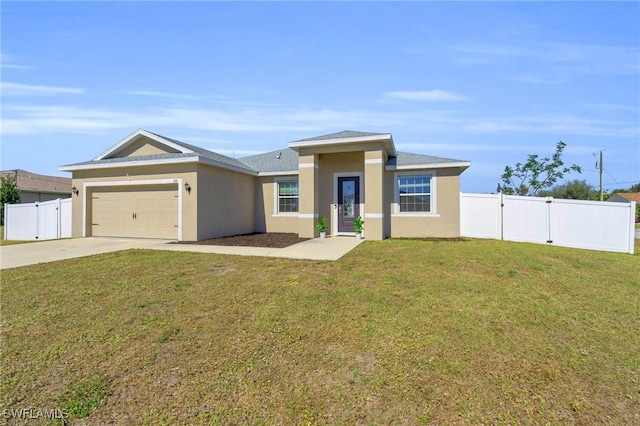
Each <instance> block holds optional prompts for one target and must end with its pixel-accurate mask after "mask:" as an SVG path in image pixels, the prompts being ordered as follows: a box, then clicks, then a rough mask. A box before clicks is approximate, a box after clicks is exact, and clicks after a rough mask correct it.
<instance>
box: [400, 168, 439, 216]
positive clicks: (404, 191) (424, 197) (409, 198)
mask: <svg viewBox="0 0 640 426" xmlns="http://www.w3.org/2000/svg"><path fill="white" fill-rule="evenodd" d="M431 178H432V176H431V175H399V176H397V185H398V197H397V200H396V202H397V203H398V209H397V211H398V213H433V212H434V209H433V206H432V203H431V191H432V188H431Z"/></svg>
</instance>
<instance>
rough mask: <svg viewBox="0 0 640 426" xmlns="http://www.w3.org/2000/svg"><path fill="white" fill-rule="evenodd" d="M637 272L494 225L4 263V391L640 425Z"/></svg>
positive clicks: (256, 408) (37, 396) (10, 398)
mask: <svg viewBox="0 0 640 426" xmlns="http://www.w3.org/2000/svg"><path fill="white" fill-rule="evenodd" d="M639 277H640V256H639V255H627V254H616V253H602V252H594V251H587V250H574V249H567V248H560V247H549V246H545V245H535V244H521V243H510V242H503V241H488V240H470V241H415V240H385V241H367V242H365V243H364V244H361V245H360V246H358V248H357V249H356V250H354V251H353V252H351V253H350V254H348V255H347V256H345V257H344V258H342V259H341V260H340V261H338V262H315V261H301V260H292V259H275V258H259V257H241V256H224V255H215V254H201V253H185V252H182V253H181V252H169V251H167V252H165V251H152V250H148V251H145V250H130V251H124V252H117V253H108V254H104V255H100V256H93V257H90V258H80V259H71V260H68V261H61V262H56V263H51V264H46V265H34V266H30V267H23V268H16V269H9V270H6V271H3V273H2V302H3V306H2V308H3V312H2V321H3V324H2V330H3V355H2V357H3V359H2V363H3V366H2V367H3V380H2V382H1V384H0V403H1V404H2V406H3V407H4V408H8V409H11V408H14V409H17V408H21V407H36V408H42V409H44V408H49V407H56V406H58V407H60V406H64V407H69V408H68V409H71V407H72V406H77V407H79V408H78V412H79V413H81V414H82V413H86V414H84V415H85V416H86V417H85V420H82V421H81V422H85V421H86V422H88V423H90V424H481V423H484V424H573V423H578V424H592V423H597V424H602V423H605V424H637V423H639V422H640V417H638V416H639V414H638V413H640V401H639V399H638V383H640V362H639V359H640V350H639V348H638V343H637V332H638V329H640V318H639V316H638V306H639V304H640V298H639V296H638V295H639V294H640V282H639V281H640V278H639ZM88 377H89V378H92V379H87V378H88ZM95 377H99V379H95ZM73 401H75V404H71V402H73ZM95 401H98V402H97V404H96V402H95ZM65 404H67V405H65ZM123 407H126V409H123ZM72 417H73V416H72ZM76 417H78V418H79V416H76ZM73 422H78V421H76V420H73V419H72V420H71V423H73ZM79 424H80V423H79Z"/></svg>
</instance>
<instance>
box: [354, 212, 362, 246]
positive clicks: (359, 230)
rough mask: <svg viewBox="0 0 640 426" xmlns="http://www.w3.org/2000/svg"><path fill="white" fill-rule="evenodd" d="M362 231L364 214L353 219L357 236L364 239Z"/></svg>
mask: <svg viewBox="0 0 640 426" xmlns="http://www.w3.org/2000/svg"><path fill="white" fill-rule="evenodd" d="M362 231H364V220H362V216H358V217H357V218H356V220H354V221H353V232H355V233H356V238H357V239H359V240H361V239H362Z"/></svg>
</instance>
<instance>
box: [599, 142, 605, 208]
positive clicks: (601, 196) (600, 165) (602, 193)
mask: <svg viewBox="0 0 640 426" xmlns="http://www.w3.org/2000/svg"><path fill="white" fill-rule="evenodd" d="M602 151H603V150H602V149H601V150H600V161H598V164H597V166H598V169H600V201H604V200H603V199H604V192H603V190H602Z"/></svg>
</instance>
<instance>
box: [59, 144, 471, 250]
mask: <svg viewBox="0 0 640 426" xmlns="http://www.w3.org/2000/svg"><path fill="white" fill-rule="evenodd" d="M295 149H296V150H297V151H298V169H297V170H295V171H294V170H289V171H283V172H282V173H281V174H280V173H277V172H270V173H267V174H264V175H263V174H261V173H260V172H255V173H253V172H252V171H251V170H247V169H238V168H237V167H236V168H234V167H230V166H227V165H225V164H219V165H218V164H213V163H212V162H204V161H201V160H200V159H198V157H193V160H192V159H190V158H187V159H185V158H183V157H176V158H177V160H176V161H175V162H171V161H161V162H154V161H150V162H146V163H144V164H142V163H141V162H137V161H131V162H115V163H114V164H113V166H112V165H111V164H110V163H104V164H100V166H99V167H87V168H82V166H77V167H74V168H73V169H72V170H71V171H72V172H73V182H72V183H73V186H74V187H76V188H77V189H78V194H77V195H75V194H74V195H73V196H72V199H73V213H72V215H73V225H72V234H73V236H74V237H81V236H91V235H92V233H93V232H95V231H93V229H96V228H95V226H94V225H92V219H93V217H94V202H93V196H94V194H96V193H100V192H101V191H102V193H105V194H106V193H109V194H110V196H111V197H114V198H113V199H116V200H120V199H122V198H119V197H117V193H116V192H117V191H118V190H119V189H120V190H123V192H124V189H125V188H126V191H127V192H130V193H133V194H136V193H140V194H142V193H143V191H142V189H143V188H146V189H152V188H154V187H158V188H160V189H162V190H163V191H164V195H163V196H165V199H166V195H167V194H169V192H166V191H170V192H171V194H175V195H173V196H174V197H175V204H174V203H173V202H172V201H171V200H168V201H166V202H164V203H165V204H163V206H166V205H170V206H174V205H175V209H176V211H175V219H173V216H171V215H169V214H167V215H165V216H164V217H165V220H171V221H174V220H175V222H176V224H175V227H176V238H177V239H179V240H184V241H193V240H203V239H209V238H215V237H221V236H228V235H238V234H246V233H252V232H296V233H298V234H299V235H300V237H305V238H313V237H317V236H318V231H317V229H316V226H315V224H316V220H317V218H318V216H324V217H326V218H327V227H328V234H329V235H334V236H335V235H337V234H338V229H337V228H338V227H337V223H336V221H337V211H338V208H337V207H338V206H337V204H336V203H337V197H338V194H337V182H338V181H337V179H338V178H339V177H357V178H359V185H360V193H359V195H360V200H359V201H360V203H359V208H360V212H359V215H360V216H362V217H363V218H364V220H365V226H364V228H365V231H364V235H365V237H366V238H367V239H372V240H380V239H384V238H387V237H458V236H460V174H461V173H462V172H463V171H464V170H465V169H466V166H465V165H464V164H463V165H462V166H457V167H456V166H455V165H448V166H446V167H439V168H438V167H436V168H433V167H428V165H425V166H420V165H418V166H411V167H407V166H400V167H396V166H395V165H392V166H389V165H388V160H389V157H390V152H392V150H393V149H394V148H393V145H392V141H390V140H383V141H379V140H372V141H368V140H362V141H361V140H356V141H349V143H341V141H337V142H335V143H324V141H322V143H317V144H314V142H313V141H312V142H309V143H302V144H299V145H298V146H296V147H295ZM176 152H177V150H176V148H175V145H172V144H169V145H167V146H165V145H163V143H162V141H160V142H159V141H158V140H153V139H149V138H145V137H142V136H140V137H138V136H137V137H135V138H134V139H132V140H131V141H130V142H129V143H124V144H122V143H121V145H117V146H116V147H115V148H114V149H113V152H111V153H110V154H109V151H107V154H104V157H105V159H107V160H108V159H109V158H125V157H130V159H131V160H136V159H137V158H140V157H144V158H149V157H152V158H153V157H158V154H166V153H176ZM392 153H393V152H392ZM159 157H162V156H159ZM101 159H102V158H101ZM403 174H411V175H424V174H429V175H431V176H432V178H431V179H432V180H431V182H432V183H431V191H432V194H431V200H432V201H431V203H432V211H431V212H429V213H412V214H409V213H400V212H399V211H398V207H397V202H398V195H397V180H398V176H401V175H403ZM292 180H293V181H295V180H297V182H298V190H299V195H298V206H299V207H298V212H297V213H280V212H278V207H277V205H278V194H277V190H278V182H280V181H292ZM147 192H148V191H147ZM114 194H115V195H114ZM125 198H126V197H125ZM102 202H103V204H102V205H104V200H102ZM96 203H97V201H96ZM163 208H164V207H163ZM115 210H118V209H115ZM120 210H122V209H120ZM100 213H101V214H102V213H105V212H103V211H101V212H100ZM96 215H97V216H99V217H104V216H105V215H104V214H102V216H101V215H99V214H97V213H96ZM134 216H135V215H134ZM166 218H170V219H166ZM125 225H126V226H125ZM127 226H129V227H130V226H131V224H123V227H122V229H123V230H122V232H123V236H126V235H124V234H126V233H127V232H129V231H126V229H129V228H127ZM114 229H116V231H113V230H110V231H109V232H114V233H118V231H117V226H116V228H114ZM169 231H170V230H167V232H169ZM341 234H346V235H349V234H352V233H351V232H343V233H341ZM163 235H168V234H163ZM149 236H152V235H149Z"/></svg>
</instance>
